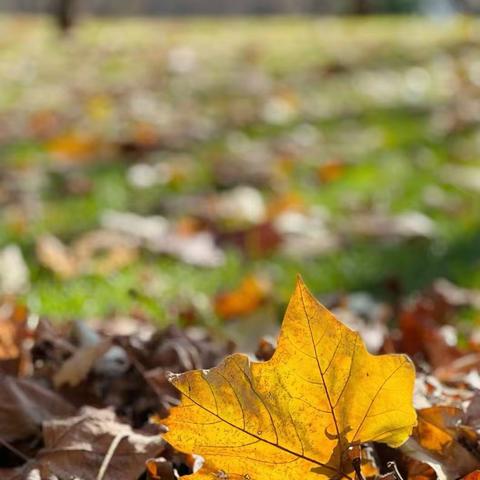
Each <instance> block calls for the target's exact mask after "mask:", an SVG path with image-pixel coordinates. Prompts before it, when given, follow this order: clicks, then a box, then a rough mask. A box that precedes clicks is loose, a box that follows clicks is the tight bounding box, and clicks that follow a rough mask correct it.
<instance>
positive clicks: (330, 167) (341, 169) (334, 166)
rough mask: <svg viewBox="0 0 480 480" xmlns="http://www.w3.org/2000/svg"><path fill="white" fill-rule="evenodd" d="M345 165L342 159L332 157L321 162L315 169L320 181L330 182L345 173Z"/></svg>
mask: <svg viewBox="0 0 480 480" xmlns="http://www.w3.org/2000/svg"><path fill="white" fill-rule="evenodd" d="M345 170H346V165H345V162H344V161H343V160H340V159H338V158H334V159H332V160H329V161H327V162H325V163H322V164H321V165H320V166H319V167H318V169H317V175H318V179H319V180H320V181H321V182H322V183H330V182H334V181H335V180H338V179H339V178H341V177H342V176H343V175H344V174H345Z"/></svg>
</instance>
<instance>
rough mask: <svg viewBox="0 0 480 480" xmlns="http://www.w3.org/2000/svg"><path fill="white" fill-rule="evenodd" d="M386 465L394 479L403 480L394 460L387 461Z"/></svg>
mask: <svg viewBox="0 0 480 480" xmlns="http://www.w3.org/2000/svg"><path fill="white" fill-rule="evenodd" d="M387 467H388V468H391V469H392V472H391V473H392V474H393V476H394V477H395V480H403V478H402V476H401V475H400V472H399V471H398V467H397V464H396V463H395V462H388V463H387Z"/></svg>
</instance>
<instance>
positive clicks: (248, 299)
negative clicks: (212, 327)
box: [215, 275, 269, 319]
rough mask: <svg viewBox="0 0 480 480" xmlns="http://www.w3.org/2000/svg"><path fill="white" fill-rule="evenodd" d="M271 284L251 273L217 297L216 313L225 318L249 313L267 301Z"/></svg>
mask: <svg viewBox="0 0 480 480" xmlns="http://www.w3.org/2000/svg"><path fill="white" fill-rule="evenodd" d="M268 291H269V285H268V283H267V282H265V281H264V280H262V279H260V278H258V277H256V276H254V275H249V276H248V277H245V278H244V279H243V281H242V283H241V284H240V286H239V287H238V288H237V289H235V290H232V291H230V292H226V293H222V294H220V295H218V296H217V298H216V299H215V312H216V314H217V315H218V316H219V317H221V318H225V319H229V318H233V317H239V316H242V315H248V314H249V313H252V312H254V311H255V310H256V309H257V308H259V307H260V306H261V304H262V303H263V302H264V301H265V299H266V297H267V295H268Z"/></svg>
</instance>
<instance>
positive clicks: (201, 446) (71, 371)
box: [0, 280, 480, 480]
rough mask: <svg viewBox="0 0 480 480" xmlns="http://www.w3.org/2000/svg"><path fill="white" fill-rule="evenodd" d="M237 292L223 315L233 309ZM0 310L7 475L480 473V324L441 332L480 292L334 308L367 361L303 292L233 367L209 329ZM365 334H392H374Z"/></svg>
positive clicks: (419, 479) (433, 291)
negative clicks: (278, 324)
mask: <svg viewBox="0 0 480 480" xmlns="http://www.w3.org/2000/svg"><path fill="white" fill-rule="evenodd" d="M252 281H253V280H252ZM242 288H245V287H242ZM231 295H233V298H232V300H228V303H225V302H226V300H222V302H223V303H222V305H229V304H230V302H233V304H232V305H236V304H237V303H238V302H237V300H236V299H235V295H238V292H232V294H231ZM4 302H5V303H4V304H3V307H2V309H1V310H0V311H2V312H4V313H3V316H2V317H1V323H0V328H1V329H2V332H6V333H4V334H3V335H2V337H1V339H2V343H1V345H2V348H1V349H0V372H1V374H0V383H1V388H0V459H1V460H0V473H1V474H2V478H6V479H9V480H10V479H12V480H17V479H18V480H20V479H23V478H29V479H30V478H32V479H36V478H39V479H44V478H45V479H47V478H48V479H51V478H56V479H63V478H70V476H71V475H74V476H75V478H79V479H85V480H88V479H97V478H103V479H104V480H105V479H112V480H113V479H117V480H119V479H120V480H121V479H125V480H128V479H163V480H165V479H173V478H178V477H179V476H182V475H185V474H190V477H191V478H220V477H218V475H224V476H225V478H242V479H244V478H246V477H245V475H248V476H249V477H250V478H252V479H253V478H258V479H263V478H275V475H277V476H278V475H279V478H285V477H288V478H310V476H311V477H312V478H334V477H335V478H336V477H337V476H339V477H342V476H343V477H344V478H354V477H355V476H357V477H358V478H365V479H372V480H373V479H380V478H387V479H391V480H394V479H398V478H402V479H404V480H406V479H416V480H430V479H431V480H433V479H435V478H444V479H448V480H450V479H452V480H453V479H456V478H461V477H462V476H465V475H470V477H466V478H474V477H472V476H473V475H476V473H475V472H476V471H477V470H479V471H480V447H479V445H480V444H479V439H480V408H479V396H478V393H477V387H476V383H475V381H474V380H472V379H471V378H469V377H471V376H472V374H476V372H478V370H479V367H480V356H479V355H478V352H479V347H478V342H477V341H476V340H475V338H476V337H475V328H472V327H471V326H470V327H468V328H467V329H466V327H465V326H463V327H462V325H461V324H459V323H458V321H457V322H456V325H457V326H458V327H457V328H458V329H459V330H461V331H462V334H463V335H464V336H465V340H464V341H463V342H461V343H460V342H458V341H456V343H455V342H452V338H451V335H450V337H449V336H448V335H445V333H444V332H443V331H444V330H445V328H446V327H449V328H450V330H452V329H453V330H454V333H455V334H456V335H457V338H458V335H459V330H457V329H456V328H455V327H453V324H452V323H451V322H452V321H453V320H454V319H455V318H456V313H457V312H459V311H460V310H461V309H465V308H478V292H475V291H473V290H467V289H461V288H459V287H456V286H455V285H453V284H451V283H448V282H446V281H445V280H441V281H437V282H435V283H434V284H433V285H432V286H431V287H430V288H428V289H426V290H425V291H424V292H421V293H419V294H418V295H417V296H416V297H415V298H405V299H401V301H400V304H399V305H391V306H390V308H388V305H383V306H382V304H379V303H376V302H375V301H373V299H372V298H370V297H368V296H366V295H364V296H360V295H357V296H352V297H351V298H349V297H346V298H343V299H342V297H337V298H331V299H330V300H328V299H326V303H327V304H329V305H330V306H331V308H332V311H333V312H335V313H336V315H338V316H339V318H342V319H344V321H345V322H346V323H347V324H348V325H352V327H353V328H354V329H355V330H357V331H360V334H361V335H362V336H364V337H365V340H366V341H367V342H369V343H368V344H369V349H370V351H371V352H373V353H384V354H385V353H388V355H386V356H379V357H374V356H372V355H371V353H367V351H366V350H365V347H364V346H362V342H361V340H360V339H359V337H358V334H355V333H353V331H352V330H350V329H349V328H347V327H346V326H344V325H343V324H341V323H340V322H339V321H338V320H336V319H335V317H334V316H333V314H332V313H330V312H329V311H328V310H327V309H325V308H324V307H322V306H320V304H318V303H317V301H316V300H315V299H314V297H313V296H311V294H310V293H309V292H308V290H306V287H305V286H304V285H303V284H302V283H299V284H298V286H297V291H296V293H295V294H294V295H293V297H292V300H291V303H290V306H289V307H288V309H287V313H286V316H285V319H284V324H283V327H282V331H281V334H280V337H279V340H278V343H277V342H276V341H275V340H274V339H273V338H272V337H266V338H263V339H260V338H259V339H258V341H259V343H258V346H255V345H252V349H251V350H250V351H247V353H249V357H246V356H244V355H240V354H235V355H234V356H232V357H228V355H229V354H231V353H233V352H234V351H236V347H235V345H234V344H233V343H232V342H230V341H227V340H225V339H222V338H221V337H220V336H219V335H218V332H217V333H216V334H212V333H211V332H209V331H208V329H206V328H205V327H198V326H191V327H184V328H180V327H173V326H172V327H167V328H166V329H163V330H158V329H156V328H155V327H153V325H152V324H151V323H150V322H148V321H146V320H141V319H134V318H130V319H125V320H124V321H118V322H117V321H115V320H106V321H104V322H102V323H101V324H100V326H95V324H93V323H91V322H90V323H86V322H82V321H75V322H72V323H70V324H62V325H58V326H57V325H53V324H51V323H49V322H48V320H47V319H44V318H41V319H38V318H35V317H34V316H32V315H31V314H29V312H28V311H27V309H26V308H24V307H23V306H22V305H21V304H20V303H17V302H15V300H14V299H13V298H10V299H9V300H7V299H6V300H5V301H4ZM230 308H237V307H229V308H228V309H227V310H225V311H226V312H229V311H230ZM252 308H253V307H252ZM394 309H397V311H398V318H399V322H398V325H397V327H395V328H391V327H390V326H389V320H388V319H389V318H391V315H392V311H393V310H394ZM227 316H228V315H227ZM368 325H371V326H372V325H373V326H374V327H373V328H374V329H378V328H379V326H380V325H384V328H383V329H380V331H383V334H382V335H380V336H377V337H375V338H374V339H373V340H372V338H370V340H369V335H371V333H370V332H371V330H370V328H372V327H371V326H370V327H369V326H368ZM307 327H308V328H307ZM310 327H312V329H310ZM310 335H313V337H311V338H312V339H313V340H309V336H310ZM269 338H272V339H269ZM312 341H313V343H312ZM309 342H310V343H309ZM309 345H310V346H309ZM312 345H313V346H312ZM254 350H256V354H255V353H253V352H254ZM404 352H405V353H408V355H409V357H410V358H411V359H412V360H413V362H414V364H415V368H416V380H415V391H414V392H413V387H414V385H413V378H414V373H413V363H411V362H410V360H407V357H404V356H402V355H398V354H400V353H404ZM392 353H393V354H394V355H393V356H392ZM249 358H250V359H254V358H258V359H259V360H261V361H260V363H251V360H249ZM317 361H318V364H317V363H316V362H317ZM12 362H13V363H12ZM390 362H391V366H389V365H390ZM310 363H311V364H312V365H311V366H309V365H310ZM20 365H22V367H21V368H20ZM216 365H217V366H216ZM315 365H317V366H315ZM12 367H13V368H12ZM212 367H214V368H213V369H212ZM208 369H211V370H208ZM318 369H319V370H318ZM392 369H393V370H392ZM402 371H403V372H404V373H400V372H402ZM184 372H189V373H184ZM316 372H320V373H323V374H324V377H323V378H322V376H320V377H319V378H317V373H316ZM172 373H173V376H172ZM178 375H180V376H178ZM392 375H394V377H396V376H397V375H399V378H398V379H396V380H395V379H394V378H392V377H391V376H392ZM477 375H478V374H477ZM350 376H351V377H350ZM341 378H343V379H344V380H343V381H340V379H341ZM347 378H351V380H347V381H346V383H345V380H346V379H347ZM172 382H173V385H172ZM322 382H325V383H324V384H323V383H322ZM390 382H393V383H391V384H390V385H389V383H390ZM397 382H398V384H397ZM370 384H371V386H370ZM322 385H325V386H328V387H327V389H324V388H325V387H324V386H322ZM345 385H346V386H345ZM379 386H380V388H379ZM174 387H176V388H174ZM178 389H180V392H181V397H182V398H180V394H179V392H178ZM322 392H329V395H331V397H330V399H328V398H327V397H325V393H322ZM213 395H215V397H214V396H213ZM180 402H181V403H180ZM329 402H330V403H331V402H333V403H332V405H334V407H333V410H332V409H331V407H329V404H330V403H329ZM324 403H325V405H324ZM188 406H189V407H190V408H185V407H188ZM414 406H415V408H416V414H415V411H414V410H413V407H414ZM217 409H218V412H219V414H218V417H217V416H216V415H217V414H216V411H217ZM332 412H333V415H334V417H333V418H335V421H334V422H332ZM362 412H363V413H362ZM365 412H366V413H365ZM389 412H390V413H389ZM417 416H418V420H416V417H417ZM211 417H215V419H214V420H212V419H211ZM362 418H363V420H362ZM160 419H164V420H160ZM312 420H314V422H313V423H312ZM222 422H223V425H222ZM165 424H166V425H167V426H168V432H167V433H165V430H164V427H163V426H162V425H165ZM243 425H244V426H243ZM335 425H336V427H335ZM336 428H338V430H336ZM412 429H413V430H412ZM389 431H391V433H389ZM245 435H246V437H245V438H243V436H245ZM252 435H253V436H254V437H255V438H254V440H251V439H250V440H249V441H246V440H248V438H249V437H250V436H252ZM237 437H238V438H237ZM240 437H242V438H240ZM247 437H248V438H247ZM164 439H165V440H166V441H165V440H164ZM166 442H169V443H166ZM379 442H385V443H386V444H388V445H390V446H388V445H385V444H382V443H379ZM257 444H258V445H257ZM242 445H244V446H242ZM277 445H278V446H277ZM302 452H303V453H302ZM298 457H300V458H302V459H303V460H301V461H298V460H296V459H297V458H298ZM305 459H308V460H305ZM295 460H296V461H295ZM269 462H270V463H269ZM312 462H313V463H312ZM199 468H200V470H199ZM222 472H223V473H222ZM335 472H337V473H335ZM472 472H473V473H472ZM212 475H214V476H213V477H212ZM215 475H216V477H215ZM239 475H240V476H239Z"/></svg>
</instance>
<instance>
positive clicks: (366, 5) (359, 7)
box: [352, 0, 372, 15]
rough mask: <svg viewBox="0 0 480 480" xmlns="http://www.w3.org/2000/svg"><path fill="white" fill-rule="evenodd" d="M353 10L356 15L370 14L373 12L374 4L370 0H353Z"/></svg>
mask: <svg viewBox="0 0 480 480" xmlns="http://www.w3.org/2000/svg"><path fill="white" fill-rule="evenodd" d="M352 4H353V5H352V12H353V13H354V14H355V15H368V14H369V13H372V6H371V4H370V1H369V0H352Z"/></svg>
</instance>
